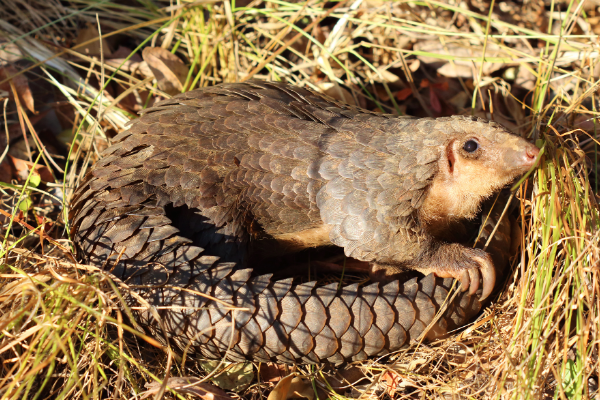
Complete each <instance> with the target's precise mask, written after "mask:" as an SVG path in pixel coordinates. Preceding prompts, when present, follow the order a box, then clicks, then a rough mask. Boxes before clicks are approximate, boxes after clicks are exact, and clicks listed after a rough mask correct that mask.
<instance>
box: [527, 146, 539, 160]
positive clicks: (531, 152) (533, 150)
mask: <svg viewBox="0 0 600 400" xmlns="http://www.w3.org/2000/svg"><path fill="white" fill-rule="evenodd" d="M539 152H540V149H538V148H537V147H535V146H530V147H528V148H527V150H526V151H525V153H526V154H527V157H528V158H530V159H531V160H533V159H535V158H536V157H537V155H538V154H539Z"/></svg>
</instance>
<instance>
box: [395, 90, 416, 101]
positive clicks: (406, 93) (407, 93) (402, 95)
mask: <svg viewBox="0 0 600 400" xmlns="http://www.w3.org/2000/svg"><path fill="white" fill-rule="evenodd" d="M411 94H412V89H411V88H409V87H407V88H404V89H402V90H400V91H398V92H396V99H398V101H404V100H406V99H408V97H409V96H410V95H411Z"/></svg>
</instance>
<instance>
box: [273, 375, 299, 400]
mask: <svg viewBox="0 0 600 400" xmlns="http://www.w3.org/2000/svg"><path fill="white" fill-rule="evenodd" d="M294 375H295V374H290V375H288V376H286V377H285V378H283V379H281V380H280V381H279V383H277V385H276V386H275V388H274V389H273V390H272V391H271V393H269V397H267V400H286V399H287V398H288V397H287V396H288V393H289V391H290V386H291V385H292V379H294Z"/></svg>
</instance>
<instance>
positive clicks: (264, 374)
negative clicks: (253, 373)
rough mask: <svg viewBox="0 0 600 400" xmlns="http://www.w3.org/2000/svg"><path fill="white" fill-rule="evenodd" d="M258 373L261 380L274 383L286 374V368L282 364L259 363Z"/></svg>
mask: <svg viewBox="0 0 600 400" xmlns="http://www.w3.org/2000/svg"><path fill="white" fill-rule="evenodd" d="M258 373H259V374H260V378H261V380H262V381H263V382H270V383H275V382H279V381H280V380H281V379H282V378H283V377H284V376H286V368H285V365H282V364H275V363H261V364H260V367H259V369H258Z"/></svg>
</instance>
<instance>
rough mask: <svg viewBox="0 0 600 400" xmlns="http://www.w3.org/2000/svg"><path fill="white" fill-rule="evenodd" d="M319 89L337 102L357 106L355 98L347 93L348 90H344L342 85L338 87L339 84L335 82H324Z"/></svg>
mask: <svg viewBox="0 0 600 400" xmlns="http://www.w3.org/2000/svg"><path fill="white" fill-rule="evenodd" d="M318 86H319V89H321V91H322V92H323V93H324V94H326V95H327V96H331V97H333V98H334V99H336V100H340V101H343V102H344V103H347V104H350V105H353V106H355V105H356V102H355V101H354V97H353V96H352V94H351V93H350V92H349V91H347V90H346V89H344V88H343V87H341V86H340V85H338V84H337V83H333V82H322V83H320V84H319V85H318Z"/></svg>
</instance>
